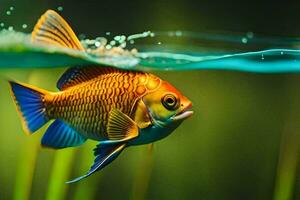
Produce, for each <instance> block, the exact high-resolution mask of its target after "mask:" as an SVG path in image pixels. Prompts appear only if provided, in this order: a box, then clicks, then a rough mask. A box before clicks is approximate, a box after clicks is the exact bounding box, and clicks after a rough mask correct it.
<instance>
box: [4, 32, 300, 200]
mask: <svg viewBox="0 0 300 200" xmlns="http://www.w3.org/2000/svg"><path fill="white" fill-rule="evenodd" d="M112 41H115V42H112ZM118 41H120V42H119V43H118ZM132 41H133V42H132ZM82 43H83V45H84V46H86V47H88V48H89V49H90V50H89V51H88V52H78V51H74V50H70V49H64V48H56V47H49V46H42V45H37V44H32V43H31V42H30V35H28V34H24V33H20V32H15V31H4V32H1V33H0V67H1V71H0V72H1V75H3V76H2V77H4V78H3V79H1V82H0V86H1V93H0V97H1V101H0V110H1V114H0V125H1V127H2V134H1V135H0V144H1V145H0V152H1V153H2V159H0V164H1V167H0V169H1V172H0V191H1V194H2V197H3V198H4V199H12V198H14V199H49V200H51V199H124V198H125V199H193V198H195V197H197V198H203V199H212V200H214V199H262V200H265V199H274V200H281V199H297V198H298V197H299V191H300V190H299V185H300V184H299V181H297V180H298V179H297V177H299V175H298V171H299V170H298V169H297V166H298V160H299V141H300V138H299V130H300V127H299V120H298V119H299V118H300V116H299V113H300V112H299V108H300V106H299V102H300V93H299V87H298V85H299V84H300V82H299V80H300V79H299V75H298V74H288V75H286V74H284V75H283V74H280V73H282V72H294V73H296V72H299V69H300V63H299V58H300V51H299V50H297V46H298V45H299V44H298V43H299V41H298V40H297V39H296V38H274V37H260V36H256V35H255V34H253V33H252V34H251V33H246V34H242V35H230V34H213V33H205V34H204V33H188V32H180V31H179V32H178V31H175V32H157V33H154V34H153V33H151V32H146V33H145V34H143V33H141V34H135V35H132V36H128V37H125V38H124V37H122V36H119V37H112V39H108V38H106V37H101V38H97V39H93V40H87V39H83V40H82ZM116 46H118V47H119V48H118V49H117V54H116V52H115V53H112V52H111V50H112V49H113V48H114V47H116ZM101 48H104V51H103V49H102V51H97V50H99V49H101ZM134 48H136V49H137V51H136V50H132V49H134ZM99 52H102V53H99ZM73 65H83V66H89V65H99V67H101V65H109V66H114V67H118V68H122V69H132V70H142V71H151V72H153V73H155V74H157V75H159V76H160V77H162V78H164V79H166V80H168V81H170V82H171V83H172V84H174V85H175V86H176V87H178V88H179V89H180V90H181V91H182V92H183V93H184V94H185V95H186V96H188V97H189V98H190V99H191V100H192V101H193V104H194V108H193V109H194V111H195V115H194V116H193V117H192V118H191V119H189V120H187V121H186V122H185V123H183V124H182V125H181V126H180V127H179V128H178V129H177V130H176V131H175V132H174V133H173V134H172V135H171V136H169V137H168V138H166V139H165V140H162V141H159V142H157V143H156V144H155V145H154V149H151V148H150V147H149V146H140V147H136V148H129V149H128V150H126V151H125V152H124V153H123V154H122V155H121V156H120V158H118V160H116V161H115V162H113V163H112V164H111V165H109V166H107V167H106V168H105V169H104V170H102V171H101V172H99V173H97V174H95V175H94V176H91V177H89V178H88V179H87V180H85V181H82V182H80V183H78V184H74V185H66V184H65V181H68V180H71V179H72V178H74V177H77V176H79V175H82V174H84V173H85V172H86V171H87V170H88V169H89V167H90V164H91V163H92V160H93V155H92V149H93V148H94V146H95V145H96V143H95V142H93V141H88V142H87V143H86V144H84V145H83V146H82V147H78V148H70V149H65V150H60V151H53V150H49V149H42V148H41V147H40V144H39V140H40V138H41V136H42V133H43V132H44V130H41V131H39V132H38V133H37V134H35V135H33V136H31V137H29V136H25V135H24V134H23V133H22V129H21V125H20V121H19V119H18V116H17V113H16V111H15V108H14V106H13V103H12V99H11V98H10V96H9V90H8V85H7V83H6V78H7V77H9V78H12V79H16V80H19V81H23V82H26V83H30V84H34V85H37V86H39V87H42V88H45V89H49V90H51V91H56V88H55V83H56V80H57V79H58V77H59V76H60V75H61V73H62V72H63V71H64V70H65V67H66V66H73ZM224 70H226V71H224ZM242 72H257V73H275V74H257V73H242ZM2 77H1V78H2ZM149 149H150V150H149ZM8 169H9V170H8Z"/></svg>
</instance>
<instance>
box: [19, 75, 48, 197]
mask: <svg viewBox="0 0 300 200" xmlns="http://www.w3.org/2000/svg"><path fill="white" fill-rule="evenodd" d="M41 77H43V75H42V74H40V73H39V72H32V73H31V74H30V76H29V78H28V83H29V84H33V85H36V84H38V83H39V82H41V81H42V79H41ZM39 132H40V131H39ZM37 135H38V133H37V134H35V135H34V136H33V137H30V138H28V140H26V142H25V144H24V145H23V146H22V147H21V151H20V155H19V156H20V159H19V161H18V168H17V172H16V173H17V174H16V181H15V188H14V191H15V192H14V197H13V198H14V199H15V200H19V199H24V200H25V199H31V198H30V193H31V187H32V179H33V174H34V170H35V166H36V159H37V156H38V149H39V145H40V144H39V143H40V141H39V139H38V136H37Z"/></svg>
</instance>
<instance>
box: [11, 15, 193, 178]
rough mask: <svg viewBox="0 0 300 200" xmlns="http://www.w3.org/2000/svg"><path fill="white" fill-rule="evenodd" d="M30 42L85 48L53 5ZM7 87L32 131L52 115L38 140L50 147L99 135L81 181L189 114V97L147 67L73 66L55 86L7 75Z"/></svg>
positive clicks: (158, 136)
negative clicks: (45, 87) (141, 69)
mask: <svg viewBox="0 0 300 200" xmlns="http://www.w3.org/2000/svg"><path fill="white" fill-rule="evenodd" d="M32 39H33V42H39V43H42V44H48V45H56V46H59V45H60V46H64V47H68V48H72V49H77V50H84V49H83V47H82V46H81V45H80V42H79V41H78V39H77V38H76V37H75V34H74V33H73V31H72V29H71V28H70V27H69V26H68V24H67V23H66V22H65V21H64V20H63V19H62V18H61V17H60V16H59V15H58V14H57V13H55V12H54V11H47V12H46V13H45V14H44V15H43V16H42V17H41V19H40V20H39V22H38V23H37V25H36V27H35V29H34V31H33V33H32ZM10 86H11V93H12V96H13V98H14V100H15V103H16V105H17V110H18V112H19V114H20V116H21V118H22V124H23V129H24V131H25V132H27V133H29V134H32V133H34V132H35V131H36V130H38V129H39V128H41V127H42V126H43V125H45V124H46V123H47V122H48V121H53V122H52V124H51V125H50V126H49V127H48V129H47V130H46V132H45V134H44V136H43V137H42V141H41V143H42V145H43V146H46V147H50V148H54V149H61V148H67V147H74V146H79V145H81V144H82V143H84V142H85V141H86V140H87V139H92V140H96V141H99V144H98V145H97V146H96V148H95V149H94V155H95V156H96V158H95V161H94V164H93V165H92V167H91V169H90V170H89V171H88V173H87V174H85V175H83V176H81V177H79V178H77V179H74V180H73V181H70V182H76V181H79V180H81V179H83V178H85V177H88V176H90V175H91V174H93V173H94V172H96V171H99V170H100V169H102V168H103V167H104V166H106V165H108V164H109V163H110V162H112V161H113V160H114V159H115V158H116V157H118V155H119V154H120V153H121V152H122V151H123V150H124V148H126V147H128V146H132V145H142V144H148V143H152V142H155V141H157V140H160V139H162V138H164V137H166V136H167V135H169V134H170V133H171V132H172V131H173V130H174V129H175V128H176V127H178V126H179V125H180V124H181V122H182V121H184V120H185V119H186V118H188V117H189V116H191V115H192V114H193V112H192V111H191V110H190V108H191V106H192V103H191V102H190V101H189V100H188V99H187V98H186V97H185V96H183V95H182V94H181V93H180V92H179V91H178V90H177V89H176V88H174V87H173V86H172V85H171V84H170V83H168V82H166V81H164V80H162V79H160V78H159V77H157V76H155V75H153V74H150V73H145V72H137V71H126V70H119V69H114V68H111V67H85V68H81V67H71V68H69V69H68V70H67V71H66V72H65V73H64V74H63V75H62V77H61V78H60V79H59V80H58V82H57V87H58V89H59V90H60V91H59V92H49V91H46V90H43V89H40V88H37V87H35V86H31V85H28V84H24V83H18V82H15V81H10Z"/></svg>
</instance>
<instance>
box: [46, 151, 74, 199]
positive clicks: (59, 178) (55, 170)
mask: <svg viewBox="0 0 300 200" xmlns="http://www.w3.org/2000/svg"><path fill="white" fill-rule="evenodd" d="M75 151H76V149H75V148H69V149H64V150H61V151H57V152H56V154H55V159H54V163H53V167H52V171H51V174H50V180H49V185H48V191H47V194H46V199H47V200H54V199H55V200H61V199H64V198H65V195H66V193H67V187H68V186H69V185H68V184H66V183H65V182H66V181H68V178H69V175H70V172H71V170H70V169H71V168H72V163H73V158H74V156H75Z"/></svg>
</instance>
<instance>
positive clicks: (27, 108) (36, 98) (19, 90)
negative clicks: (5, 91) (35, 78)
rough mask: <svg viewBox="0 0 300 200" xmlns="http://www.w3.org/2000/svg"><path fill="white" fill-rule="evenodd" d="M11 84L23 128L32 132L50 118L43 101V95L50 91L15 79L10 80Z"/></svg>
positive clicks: (27, 131)
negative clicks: (17, 81)
mask: <svg viewBox="0 0 300 200" xmlns="http://www.w3.org/2000/svg"><path fill="white" fill-rule="evenodd" d="M9 84H10V87H11V94H12V96H13V98H14V100H15V103H16V106H17V110H18V112H19V114H20V116H21V118H22V125H23V129H24V131H25V132H26V133H30V134H32V133H34V132H35V131H37V130H38V129H40V128H41V127H42V126H43V125H44V124H45V123H46V122H47V121H48V120H49V119H48V117H47V116H46V112H45V111H46V109H45V106H44V103H43V97H44V96H45V94H47V93H48V92H47V91H45V90H42V89H39V88H36V87H34V86H31V85H27V84H23V83H16V82H14V81H9Z"/></svg>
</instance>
